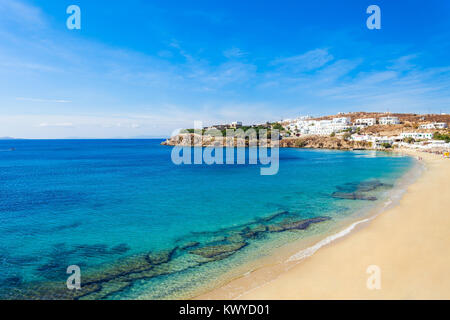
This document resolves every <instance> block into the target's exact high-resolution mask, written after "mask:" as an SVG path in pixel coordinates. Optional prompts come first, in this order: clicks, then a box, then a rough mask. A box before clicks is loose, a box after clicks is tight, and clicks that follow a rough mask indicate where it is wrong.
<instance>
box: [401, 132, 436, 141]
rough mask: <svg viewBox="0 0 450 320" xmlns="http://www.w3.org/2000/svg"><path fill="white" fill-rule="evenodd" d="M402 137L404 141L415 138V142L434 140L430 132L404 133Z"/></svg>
mask: <svg viewBox="0 0 450 320" xmlns="http://www.w3.org/2000/svg"><path fill="white" fill-rule="evenodd" d="M400 137H401V138H402V139H405V138H413V139H414V140H430V139H433V134H432V133H429V132H402V133H401V134H400Z"/></svg>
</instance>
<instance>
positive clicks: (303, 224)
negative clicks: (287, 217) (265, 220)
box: [281, 217, 331, 230]
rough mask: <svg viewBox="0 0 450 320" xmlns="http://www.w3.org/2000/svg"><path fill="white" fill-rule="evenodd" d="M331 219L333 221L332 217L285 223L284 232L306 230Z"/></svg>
mask: <svg viewBox="0 0 450 320" xmlns="http://www.w3.org/2000/svg"><path fill="white" fill-rule="evenodd" d="M330 219H331V218H330V217H317V218H311V219H304V220H300V221H294V222H290V223H285V224H283V225H282V226H281V227H282V228H283V229H284V230H305V229H307V228H308V227H309V226H310V225H311V224H313V223H319V222H323V221H327V220H330Z"/></svg>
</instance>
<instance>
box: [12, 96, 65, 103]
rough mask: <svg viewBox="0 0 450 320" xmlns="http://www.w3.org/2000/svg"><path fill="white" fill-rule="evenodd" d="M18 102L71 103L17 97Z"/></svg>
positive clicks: (60, 100)
mask: <svg viewBox="0 0 450 320" xmlns="http://www.w3.org/2000/svg"><path fill="white" fill-rule="evenodd" d="M16 100H18V101H28V102H46V103H71V102H72V101H70V100H63V99H37V98H23V97H19V98H16Z"/></svg>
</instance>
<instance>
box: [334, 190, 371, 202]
mask: <svg viewBox="0 0 450 320" xmlns="http://www.w3.org/2000/svg"><path fill="white" fill-rule="evenodd" d="M331 196H332V197H333V198H338V199H347V200H368V201H375V200H377V198H376V197H374V196H366V195H364V194H361V193H357V192H333V194H332V195H331Z"/></svg>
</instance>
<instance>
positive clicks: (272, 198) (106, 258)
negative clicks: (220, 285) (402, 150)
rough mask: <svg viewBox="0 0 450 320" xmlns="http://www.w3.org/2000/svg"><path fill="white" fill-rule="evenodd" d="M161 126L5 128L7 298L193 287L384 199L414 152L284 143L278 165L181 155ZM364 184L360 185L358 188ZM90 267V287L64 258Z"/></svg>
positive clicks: (164, 292) (191, 291)
mask: <svg viewBox="0 0 450 320" xmlns="http://www.w3.org/2000/svg"><path fill="white" fill-rule="evenodd" d="M161 141H162V140H5V141H0V243H1V245H0V298H8V299H19V298H20V299H22V298H26V299H73V298H76V299H139V298H152V299H167V298H186V297H190V296H192V295H195V294H198V293H199V292H201V290H202V288H205V287H208V286H211V285H212V284H211V283H213V282H214V281H215V280H216V278H217V279H218V278H220V277H222V276H223V275H224V274H226V273H227V272H229V270H230V269H233V268H235V269H236V270H237V269H240V270H245V266H246V263H248V262H249V261H256V260H257V259H259V258H261V257H264V256H267V255H270V254H271V252H273V250H276V248H278V247H280V246H282V245H283V244H286V243H289V242H292V241H298V240H299V239H302V238H307V237H308V236H309V235H310V234H312V233H315V234H317V232H324V233H325V232H327V231H329V230H332V229H333V226H335V225H337V224H338V223H339V222H341V221H344V220H345V219H357V218H358V216H359V215H361V214H362V213H361V212H364V211H365V210H366V211H367V210H368V209H369V208H371V207H373V206H375V205H376V204H377V203H380V201H385V199H386V198H387V197H388V196H389V192H390V190H393V189H395V188H396V185H397V182H398V180H399V179H400V178H401V177H402V176H404V174H405V173H406V172H408V170H409V169H410V168H411V167H412V166H413V165H414V163H415V161H414V160H413V159H412V158H409V157H401V156H395V155H391V154H389V153H384V152H373V151H354V152H349V151H324V150H320V151H319V150H304V149H280V169H279V172H278V174H276V175H273V176H261V175H260V167H259V165H211V166H210V165H179V166H177V165H175V164H173V163H172V161H171V157H170V155H171V150H172V147H166V146H161V145H160V143H161ZM352 197H353V198H352ZM70 265H78V266H79V267H80V268H81V274H82V276H81V285H82V289H81V290H79V291H76V290H72V291H71V290H68V289H67V288H66V279H67V277H68V276H69V275H68V274H67V273H66V269H67V267H68V266H70Z"/></svg>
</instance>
